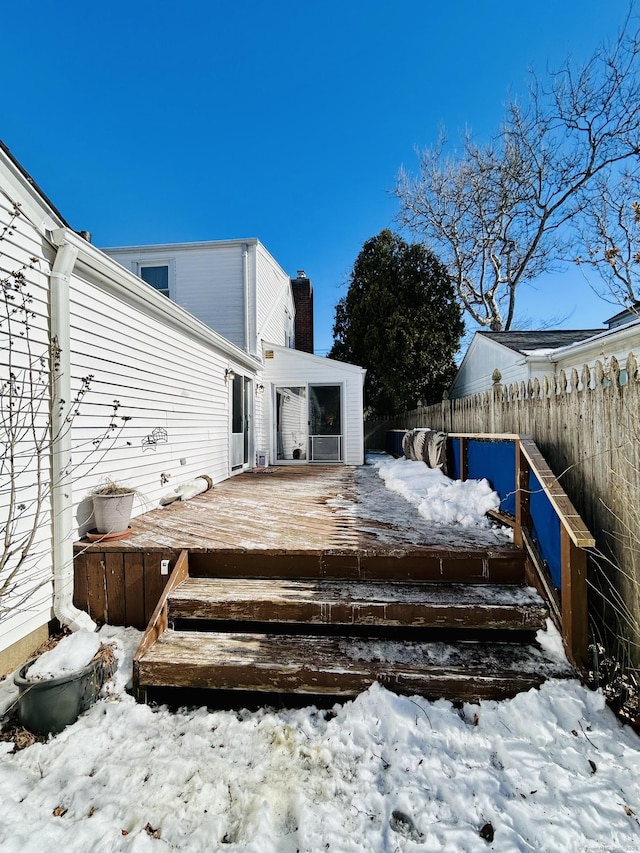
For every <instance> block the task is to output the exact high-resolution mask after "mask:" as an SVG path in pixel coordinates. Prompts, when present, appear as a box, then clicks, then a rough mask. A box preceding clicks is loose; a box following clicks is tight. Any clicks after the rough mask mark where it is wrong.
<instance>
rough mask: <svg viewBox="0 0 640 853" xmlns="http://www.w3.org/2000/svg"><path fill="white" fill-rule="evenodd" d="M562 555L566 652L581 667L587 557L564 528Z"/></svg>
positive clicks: (584, 641) (585, 631) (584, 647)
mask: <svg viewBox="0 0 640 853" xmlns="http://www.w3.org/2000/svg"><path fill="white" fill-rule="evenodd" d="M560 538H561V552H562V592H561V598H560V601H561V605H562V635H563V639H564V644H565V648H566V650H567V653H568V654H569V655H570V657H571V658H572V659H573V661H574V662H575V663H576V664H577V665H578V666H584V665H585V664H586V661H587V647H588V645H589V637H588V616H587V558H586V554H585V552H584V551H583V550H581V549H580V548H577V547H576V545H575V544H574V543H573V542H572V541H571V538H570V536H569V533H568V532H567V530H566V529H565V528H564V527H563V528H562V529H561V531H560Z"/></svg>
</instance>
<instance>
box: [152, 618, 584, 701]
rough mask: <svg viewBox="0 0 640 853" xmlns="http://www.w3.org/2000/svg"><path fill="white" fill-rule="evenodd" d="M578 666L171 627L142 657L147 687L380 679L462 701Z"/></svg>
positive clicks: (348, 691) (345, 687) (485, 647)
mask: <svg viewBox="0 0 640 853" xmlns="http://www.w3.org/2000/svg"><path fill="white" fill-rule="evenodd" d="M572 674H573V672H572V670H571V669H570V668H569V667H567V666H563V665H562V664H559V663H558V662H555V661H553V660H550V659H549V658H547V657H546V656H545V655H544V653H543V652H542V651H541V650H540V649H539V648H538V647H526V648H523V647H521V646H519V645H516V644H512V643H503V644H500V643H494V644H492V643H464V642H463V643H458V644H455V645H452V644H444V643H412V642H400V641H386V640H385V641H380V640H376V641H366V640H362V641H359V640H346V639H344V638H332V637H300V636H287V635H270V636H267V635H264V634H207V633H202V632H198V633H185V632H180V631H167V632H165V633H164V634H162V636H161V637H160V638H159V640H158V642H156V643H154V645H153V646H152V647H151V648H150V649H149V651H148V652H147V654H146V655H145V656H144V658H143V659H141V660H140V661H139V670H138V677H139V684H140V687H141V688H147V687H152V686H155V687H190V688H201V689H223V690H251V691H267V692H273V691H278V692H285V693H310V694H323V693H324V694H330V695H354V694H356V693H359V692H361V691H362V690H366V689H367V687H368V686H369V685H370V684H371V683H372V682H374V681H378V682H380V683H381V684H384V685H385V686H386V687H388V688H389V689H391V690H394V691H398V692H408V693H414V692H418V693H421V694H422V695H424V696H427V697H429V698H438V697H440V696H446V697H447V698H450V699H457V700H460V701H479V700H480V699H485V698H505V697H506V696H513V695H515V693H517V692H519V691H521V690H529V689H530V688H532V687H535V686H539V685H540V684H541V683H542V681H543V680H544V679H545V678H546V677H550V676H554V677H570V676H571V675H572Z"/></svg>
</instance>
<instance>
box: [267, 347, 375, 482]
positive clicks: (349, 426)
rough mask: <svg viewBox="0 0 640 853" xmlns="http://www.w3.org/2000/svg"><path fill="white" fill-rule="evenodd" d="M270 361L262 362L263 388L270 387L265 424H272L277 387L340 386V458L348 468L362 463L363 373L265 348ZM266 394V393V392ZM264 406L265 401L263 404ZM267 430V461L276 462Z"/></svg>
mask: <svg viewBox="0 0 640 853" xmlns="http://www.w3.org/2000/svg"><path fill="white" fill-rule="evenodd" d="M265 351H271V352H272V353H273V358H265V362H264V365H265V367H264V376H263V380H264V382H265V384H267V383H268V384H269V386H270V387H269V401H268V402H269V406H268V413H267V406H266V405H265V413H264V423H265V425H269V424H273V417H274V416H273V406H274V402H275V401H274V397H273V394H274V391H273V389H274V388H275V387H277V386H287V385H289V386H298V385H303V386H304V385H340V386H342V389H343V393H342V421H343V422H342V435H343V458H344V462H345V463H346V464H347V465H362V464H363V462H364V436H363V383H364V371H363V370H362V368H360V367H356V366H355V365H352V364H344V363H343V362H340V361H334V360H332V359H328V358H320V357H319V356H315V355H310V354H309V353H303V352H299V351H298V350H292V349H288V348H287V347H278V346H271V345H265ZM265 393H266V392H265ZM265 402H266V401H265ZM267 429H268V430H269V442H270V443H269V454H270V461H271V462H273V461H274V460H275V455H274V452H275V444H274V440H273V429H272V428H271V427H270V426H267Z"/></svg>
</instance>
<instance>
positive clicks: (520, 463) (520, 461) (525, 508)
mask: <svg viewBox="0 0 640 853" xmlns="http://www.w3.org/2000/svg"><path fill="white" fill-rule="evenodd" d="M529 472H530V468H529V463H528V462H527V459H526V457H525V455H524V453H523V452H522V448H521V446H520V441H519V440H518V439H516V477H515V480H516V524H515V527H514V530H513V542H514V544H515V545H516V546H517V547H518V548H524V535H523V532H522V531H523V529H524V530H530V529H531V514H530V511H529V504H530V494H529Z"/></svg>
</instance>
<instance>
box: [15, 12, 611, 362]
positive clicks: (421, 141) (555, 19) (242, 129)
mask: <svg viewBox="0 0 640 853" xmlns="http://www.w3.org/2000/svg"><path fill="white" fill-rule="evenodd" d="M626 9H627V0H608V2H607V3H606V4H605V3H603V2H602V0H538V2H536V3H530V4H525V3H519V2H513V0H485V2H483V3H480V2H474V1H473V0H449V2H448V3H446V4H445V3H436V2H433V0H395V2H390V0H349V2H346V1H345V0H325V2H315V3H311V2H306V0H275V2H272V3H266V2H258V0H248V2H244V3H230V2H226V3H221V2H218V1H217V0H209V2H207V1H206V0H182V2H180V3H172V4H168V3H166V4H165V3H158V2H149V0H129V2H127V3H125V2H122V0H111V2H110V3H109V4H91V3H87V2H82V3H80V2H76V0H68V1H67V2H65V3H50V2H44V0H35V2H31V3H29V4H18V3H12V4H7V8H6V9H4V10H3V13H2V19H1V24H0V31H1V33H2V46H3V57H2V58H3V78H4V82H3V85H2V94H1V96H0V137H1V138H2V139H3V141H4V142H5V144H7V145H8V147H9V148H10V149H11V151H12V152H13V154H14V155H15V156H16V157H17V159H18V160H19V161H20V162H21V163H22V165H23V166H24V167H25V168H26V169H27V171H29V172H30V174H31V175H32V176H33V177H34V179H35V180H36V181H37V182H38V183H39V184H40V186H41V187H42V188H43V190H44V191H45V192H46V193H47V194H48V195H49V197H50V198H51V200H52V201H53V202H54V204H55V205H56V206H57V207H58V208H59V209H60V211H61V213H62V214H63V215H64V216H65V218H66V219H67V221H68V222H69V223H70V224H71V225H72V227H74V228H76V229H85V230H88V231H91V232H92V234H93V241H94V243H96V245H98V246H116V245H127V244H140V243H161V242H178V241H192V240H193V241H195V240H216V239H226V238H242V237H258V238H259V239H260V240H261V242H262V243H263V244H264V245H265V246H266V247H267V249H268V250H269V251H270V252H271V254H272V255H273V256H274V257H275V259H276V260H277V261H278V263H279V264H280V265H281V266H282V267H283V268H284V269H285V271H286V272H287V273H289V274H290V275H295V273H296V270H298V269H304V270H306V272H307V274H308V275H309V276H310V278H311V279H312V281H313V284H314V289H315V300H316V302H315V305H316V351H317V352H318V353H320V354H325V353H326V351H327V350H328V349H329V347H330V346H331V342H332V334H331V328H332V323H333V308H334V305H335V303H336V301H337V300H338V299H339V298H340V297H341V296H342V295H343V294H344V292H345V282H346V280H347V277H348V274H349V271H350V269H351V267H352V265H353V262H354V260H355V258H356V256H357V254H358V252H359V251H360V249H361V247H362V244H363V243H364V241H365V240H367V239H369V238H370V237H373V236H375V235H376V234H377V233H379V232H380V230H381V229H383V228H386V227H394V222H393V219H394V216H395V214H396V211H397V202H396V200H395V199H394V198H393V197H392V196H391V195H390V192H389V191H390V190H391V189H392V188H393V186H394V184H395V179H396V175H397V172H398V169H399V168H400V166H402V165H404V166H405V167H406V168H408V169H409V170H411V169H412V168H413V166H414V164H415V163H416V156H415V149H416V147H424V146H427V145H429V144H431V143H432V142H433V141H434V140H435V138H436V136H437V133H438V129H439V127H440V126H441V125H443V124H444V125H445V126H446V128H447V130H448V131H449V135H450V136H455V134H456V133H457V132H458V131H460V130H462V129H463V128H464V127H465V126H468V127H470V128H472V130H473V132H474V133H475V135H476V136H477V137H478V138H479V139H482V138H484V137H487V136H488V135H490V134H491V133H492V132H494V131H495V130H496V129H497V127H498V124H499V121H500V118H501V116H502V113H503V104H504V102H505V100H506V99H507V97H508V96H509V94H510V93H512V94H516V93H518V92H521V91H523V89H524V86H525V84H526V75H527V70H528V68H530V67H534V68H535V69H536V70H537V71H538V72H540V73H542V72H543V71H544V69H545V68H546V67H547V65H551V66H554V65H558V64H559V63H560V62H561V61H562V60H563V59H564V57H565V56H566V55H567V54H571V55H572V56H573V57H574V58H575V59H576V60H580V59H584V58H586V57H588V56H589V55H590V54H591V53H592V52H593V50H594V48H595V47H596V45H597V44H598V43H599V42H600V41H601V40H602V39H603V38H612V37H613V36H614V35H615V33H616V31H617V29H618V27H619V25H620V23H621V22H622V19H623V17H624V14H625V11H626ZM617 310H618V308H617V306H613V305H610V304H608V303H606V302H604V301H602V300H600V299H598V298H597V297H596V296H595V295H594V294H593V292H592V291H591V290H590V288H589V286H588V284H586V283H585V281H584V279H583V278H582V277H581V275H580V273H579V272H577V271H570V272H569V273H567V274H563V275H561V276H559V275H555V276H552V277H550V278H548V279H545V280H543V281H541V282H540V283H539V285H538V286H537V287H536V288H535V289H534V288H531V287H530V288H527V290H526V291H525V290H523V291H522V292H521V296H520V302H519V312H520V313H521V314H522V315H526V316H527V317H528V319H529V323H530V325H531V327H534V328H535V327H536V326H538V325H541V324H543V323H545V322H548V321H549V320H550V319H551V318H553V317H558V316H564V317H565V319H564V320H563V321H562V322H561V323H560V325H561V326H562V327H564V328H572V327H573V328H584V327H587V328H589V327H597V326H599V325H600V324H601V322H602V321H603V320H604V319H605V318H606V317H608V316H610V315H612V314H614V313H616V311H617Z"/></svg>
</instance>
